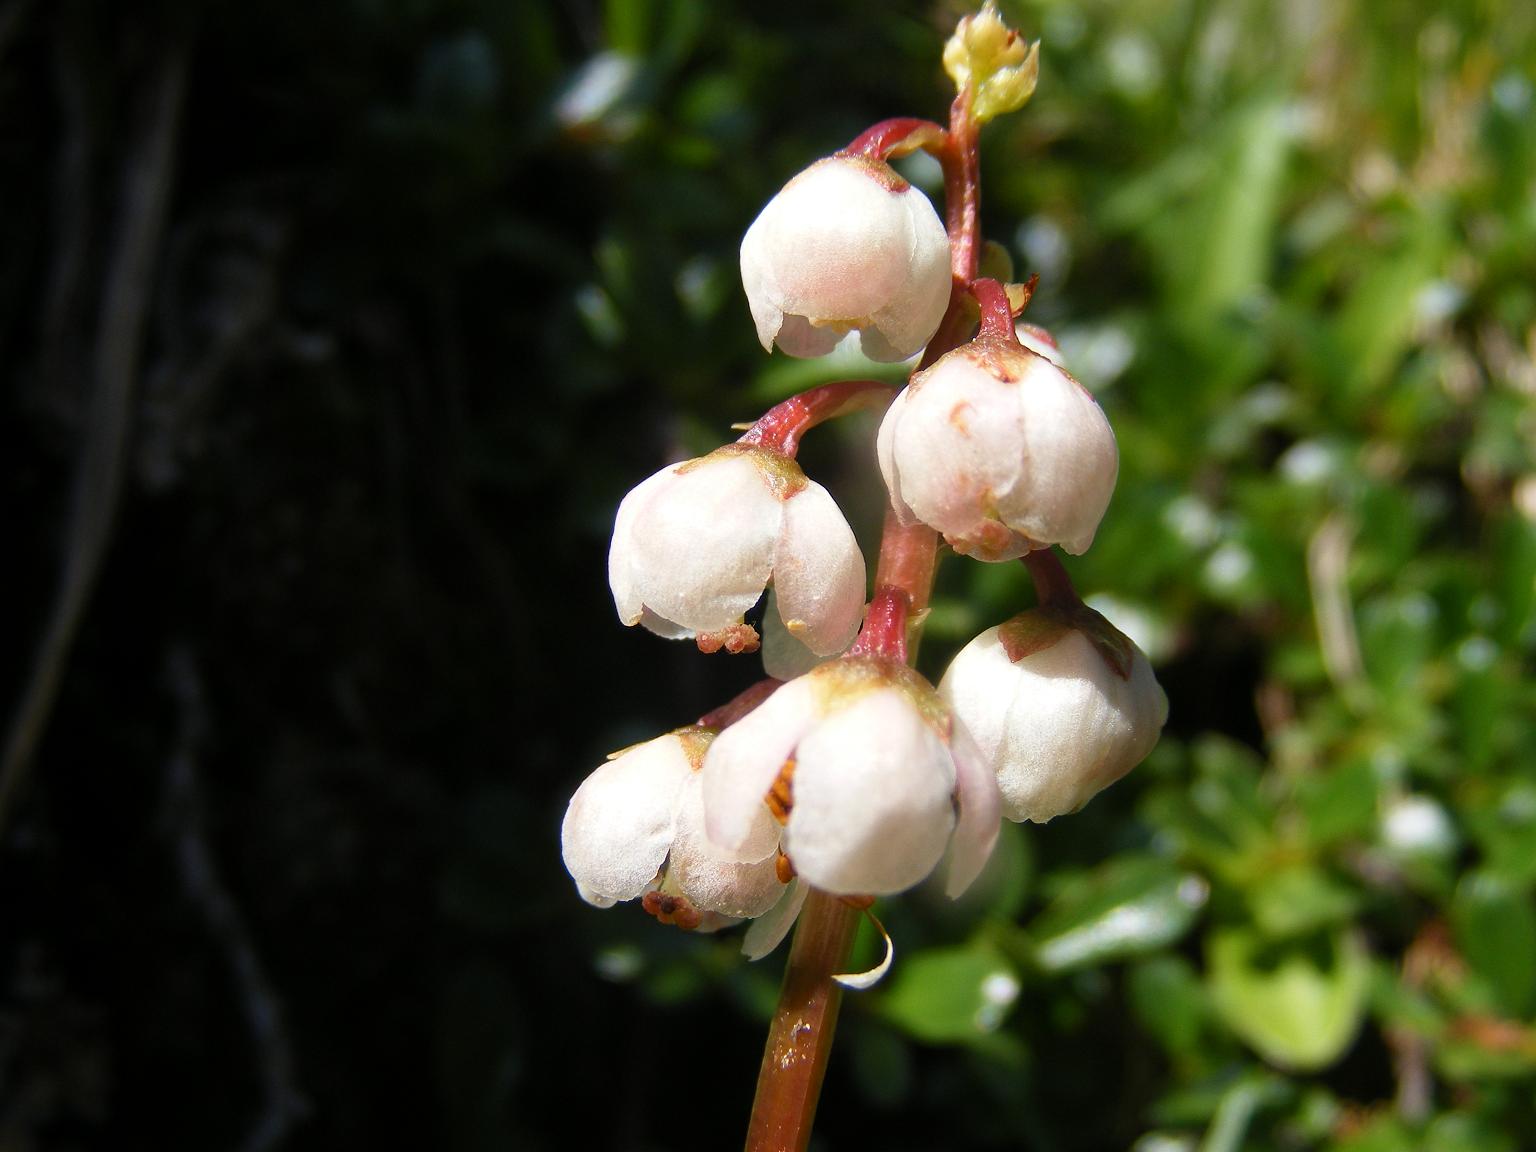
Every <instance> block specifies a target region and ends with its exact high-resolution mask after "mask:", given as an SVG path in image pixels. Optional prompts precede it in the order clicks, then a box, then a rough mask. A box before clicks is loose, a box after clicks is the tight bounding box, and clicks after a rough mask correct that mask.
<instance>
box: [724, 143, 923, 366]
mask: <svg viewBox="0 0 1536 1152" xmlns="http://www.w3.org/2000/svg"><path fill="white" fill-rule="evenodd" d="M741 279H742V284H743V286H744V287H745V288H746V291H747V303H748V305H749V306H750V307H751V309H752V318H753V320H755V321H756V322H757V336H758V339H759V340H760V341H762V345H763V347H764V348H767V349H769V350H770V351H771V350H772V348H773V345H774V344H775V343H777V344H778V346H779V347H780V348H782V349H783V350H784V351H785V352H788V353H789V354H790V355H791V356H822V355H825V354H826V353H828V352H830V351H832V349H833V348H834V347H835V346H836V345H837V342H838V341H839V340H841V339H842V337H843V336H844V335H846V334H847V333H848V332H850V331H857V332H858V333H859V342H860V346H861V348H862V349H863V351H864V354H865V355H866V356H868V357H869V358H870V359H872V360H881V361H896V360H905V359H906V358H907V357H908V356H911V355H912V354H913V353H915V352H917V351H918V350H919V349H921V348H922V346H923V345H924V344H926V343H927V342H928V339H929V337H931V336H932V335H933V333H934V331H935V330H936V329H937V328H938V326H939V321H940V320H941V319H943V317H944V309H945V308H946V307H947V306H948V303H949V290H950V282H951V277H950V253H949V237H948V235H947V234H946V233H945V231H944V225H943V224H941V223H940V222H939V217H938V214H937V213H935V212H934V210H933V205H932V204H931V203H930V202H929V200H928V197H927V196H925V195H923V193H922V192H920V191H918V190H917V189H916V188H913V187H912V186H911V185H910V184H908V183H907V182H906V181H905V180H903V179H902V178H901V177H900V176H898V175H897V174H896V172H895V170H894V169H892V168H891V167H890V166H889V165H888V164H885V163H884V162H883V161H879V160H872V159H869V158H868V157H864V156H855V155H848V154H841V153H840V154H838V155H836V156H829V157H827V158H826V159H824V160H819V161H817V162H816V163H815V164H812V165H811V166H810V167H809V168H807V169H806V170H805V171H803V172H801V173H800V174H799V175H798V176H796V177H795V178H794V179H793V180H791V181H790V182H789V183H788V184H786V185H785V186H784V188H783V189H782V190H781V191H780V192H779V194H778V195H777V196H775V197H774V198H773V199H772V200H770V201H769V202H768V206H767V207H766V208H764V209H763V211H762V213H761V214H760V215H759V216H758V218H757V219H756V220H755V221H753V223H752V226H751V227H750V228H748V229H747V234H746V236H745V238H743V240H742V242H741Z"/></svg>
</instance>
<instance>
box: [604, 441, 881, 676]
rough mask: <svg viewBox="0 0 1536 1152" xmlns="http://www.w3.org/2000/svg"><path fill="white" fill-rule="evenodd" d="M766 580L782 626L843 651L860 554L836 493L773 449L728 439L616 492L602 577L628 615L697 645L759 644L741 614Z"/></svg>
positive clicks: (858, 608)
mask: <svg viewBox="0 0 1536 1152" xmlns="http://www.w3.org/2000/svg"><path fill="white" fill-rule="evenodd" d="M770 579H772V581H773V585H774V590H775V597H774V600H775V603H776V605H777V608H778V611H779V613H780V615H781V617H782V619H783V622H784V625H785V627H786V628H787V629H788V630H789V632H790V633H791V634H792V635H793V636H794V637H795V639H797V640H798V641H799V642H800V643H802V644H804V645H805V646H806V647H807V648H809V649H810V650H811V651H812V652H814V653H816V654H818V655H822V656H826V655H831V654H833V653H836V652H841V651H842V650H843V649H844V648H846V647H847V646H848V643H849V641H851V640H852V639H853V636H854V634H855V633H856V632H857V631H858V627H859V622H860V620H861V618H862V615H863V610H864V556H863V554H862V553H861V552H860V551H859V546H858V542H857V541H856V540H855V539H854V535H853V530H852V529H851V528H849V527H848V522H847V520H845V519H844V518H843V514H842V512H841V511H840V510H839V509H838V507H837V504H836V502H835V501H834V500H833V499H832V497H831V495H830V494H829V493H828V492H827V490H826V489H825V488H823V487H822V486H821V485H820V484H817V483H815V482H814V481H812V480H808V479H807V478H806V476H805V473H804V472H802V471H801V470H800V466H799V465H798V464H796V463H795V462H794V460H792V459H791V458H790V457H788V456H786V455H784V454H783V453H781V452H775V451H773V450H771V449H768V448H763V447H759V446H756V445H750V444H729V445H727V446H725V447H724V448H720V449H717V450H716V451H714V452H711V453H710V454H709V455H708V456H703V457H700V458H699V459H696V460H689V461H687V462H685V463H682V464H674V465H670V466H669V467H666V468H663V469H662V470H661V471H660V472H657V473H656V474H655V475H654V476H651V477H650V478H649V479H647V480H645V481H643V482H642V483H641V484H640V485H639V486H638V487H636V488H635V489H634V490H633V491H631V492H630V493H629V495H627V496H626V497H624V500H623V502H622V503H621V504H620V505H619V513H618V517H617V518H616V520H615V522H614V526H613V543H612V545H611V547H610V548H609V552H608V584H609V587H610V588H611V589H612V590H613V599H614V603H615V605H616V606H617V607H618V610H619V618H620V619H621V620H623V621H624V623H625V624H643V625H644V626H645V627H646V628H648V629H650V630H651V631H652V632H655V633H657V634H658V635H661V636H666V637H668V638H670V639H681V638H684V637H696V638H697V639H698V643H699V647H700V648H703V649H705V650H706V651H714V650H715V649H718V648H720V647H726V648H728V649H730V650H732V651H742V650H750V649H752V648H755V647H756V644H757V637H756V634H755V632H753V630H752V629H751V627H750V626H748V625H744V624H742V622H741V621H742V616H743V615H744V614H745V613H746V612H747V611H748V610H749V609H751V608H752V606H753V605H754V604H756V603H757V601H758V599H759V598H760V597H761V596H762V594H763V588H764V586H765V585H767V583H768V581H769V580H770Z"/></svg>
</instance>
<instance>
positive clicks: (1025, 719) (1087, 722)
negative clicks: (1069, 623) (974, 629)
mask: <svg viewBox="0 0 1536 1152" xmlns="http://www.w3.org/2000/svg"><path fill="white" fill-rule="evenodd" d="M939 694H940V695H941V696H942V697H943V698H944V700H945V702H946V703H948V704H949V706H950V707H951V708H952V709H953V710H954V713H955V715H956V717H957V718H958V719H959V721H960V723H962V724H964V725H965V727H966V728H967V729H968V730H969V731H970V732H971V734H972V735H973V736H975V737H976V738H977V743H978V745H979V746H980V747H981V749H982V751H983V753H984V754H985V755H986V756H987V758H988V759H989V760H990V761H991V763H992V765H993V767H994V769H995V770H996V772H997V782H998V789H999V792H1000V793H1001V796H1002V802H1003V815H1005V816H1007V817H1008V819H1010V820H1034V821H1038V822H1041V823H1043V822H1045V821H1047V820H1050V819H1051V818H1052V817H1054V816H1059V815H1062V814H1063V813H1066V812H1075V811H1077V809H1079V808H1081V807H1082V806H1083V805H1084V804H1086V803H1087V802H1088V801H1089V800H1090V799H1092V798H1093V796H1094V795H1095V794H1096V793H1098V792H1099V791H1101V790H1102V789H1104V788H1106V787H1108V786H1109V785H1110V784H1113V783H1114V782H1115V781H1116V780H1118V779H1120V777H1122V776H1124V775H1125V774H1126V773H1127V772H1129V771H1130V770H1131V769H1132V768H1134V767H1135V766H1136V765H1137V764H1138V763H1140V762H1141V761H1142V759H1144V758H1145V757H1146V755H1147V753H1148V752H1150V751H1151V750H1152V748H1153V746H1154V745H1155V744H1156V743H1157V738H1158V733H1159V730H1160V729H1161V727H1162V722H1163V719H1164V718H1165V717H1166V714H1167V703H1166V697H1164V696H1163V693H1162V689H1161V688H1159V687H1158V684H1157V681H1156V679H1155V678H1154V677H1153V675H1152V670H1151V668H1150V667H1149V666H1148V664H1147V661H1146V657H1145V656H1143V655H1142V654H1141V653H1140V652H1139V651H1138V652H1137V653H1136V655H1135V659H1134V660H1133V661H1132V664H1131V677H1130V679H1129V680H1123V679H1121V678H1120V677H1119V676H1118V675H1116V674H1115V673H1114V672H1113V671H1111V670H1110V668H1109V666H1108V665H1106V664H1105V662H1104V659H1103V657H1102V656H1100V655H1099V653H1098V651H1097V649H1095V648H1094V647H1093V645H1092V644H1091V643H1090V642H1089V641H1088V639H1087V637H1085V636H1084V635H1083V634H1082V633H1081V632H1077V631H1072V632H1068V633H1067V634H1066V635H1065V636H1063V637H1062V638H1061V639H1060V640H1059V641H1057V642H1056V643H1055V644H1053V645H1052V646H1051V647H1049V648H1046V649H1043V650H1041V651H1039V652H1035V653H1033V654H1031V655H1029V656H1027V657H1025V658H1024V659H1023V660H1021V661H1019V663H1017V664H1013V663H1011V662H1009V661H1008V659H1007V655H1006V653H1005V652H1004V651H1003V649H1002V644H1001V641H1000V640H999V639H998V636H997V630H996V629H989V630H988V631H987V632H984V633H983V634H982V635H981V636H979V637H977V638H976V639H975V640H973V641H971V643H970V644H968V645H966V647H965V648H964V649H962V650H961V652H960V653H959V654H958V655H957V656H956V657H955V659H954V662H953V663H952V664H951V665H950V669H949V671H948V672H947V673H946V674H945V676H944V680H943V681H942V682H941V683H940V685H939Z"/></svg>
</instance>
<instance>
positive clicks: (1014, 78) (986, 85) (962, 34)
mask: <svg viewBox="0 0 1536 1152" xmlns="http://www.w3.org/2000/svg"><path fill="white" fill-rule="evenodd" d="M944 71H946V72H948V73H949V77H950V79H951V80H953V81H954V82H955V88H956V89H957V90H959V91H964V90H965V89H967V88H969V89H970V91H971V115H972V116H973V117H974V118H975V120H976V122H977V123H979V124H985V123H986V122H987V121H988V120H992V119H995V118H996V117H998V116H1002V115H1004V114H1006V113H1008V112H1015V111H1017V110H1018V109H1020V108H1022V107H1023V106H1024V105H1025V103H1026V102H1027V101H1028V100H1029V98H1030V97H1031V96H1032V95H1034V91H1035V83H1036V81H1038V79H1039V77H1040V42H1039V41H1038V40H1036V41H1034V42H1032V43H1031V42H1029V41H1026V40H1025V39H1024V38H1023V37H1022V36H1020V35H1019V33H1018V32H1017V31H1016V30H1015V29H1013V28H1010V27H1008V25H1007V24H1005V23H1004V22H1003V18H1002V15H1001V14H1000V13H999V12H998V10H997V4H996V3H995V0H987V3H986V4H985V5H983V6H982V9H981V11H980V12H978V13H977V14H976V15H974V16H962V17H961V18H960V23H959V24H957V25H956V26H955V33H954V35H953V36H951V37H950V38H949V42H948V43H947V44H945V45H944Z"/></svg>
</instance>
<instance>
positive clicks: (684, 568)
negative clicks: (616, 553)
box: [632, 454, 783, 632]
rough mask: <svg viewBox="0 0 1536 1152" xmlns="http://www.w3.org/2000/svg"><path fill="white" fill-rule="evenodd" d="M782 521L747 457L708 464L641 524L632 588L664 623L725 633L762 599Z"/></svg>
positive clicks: (686, 475)
mask: <svg viewBox="0 0 1536 1152" xmlns="http://www.w3.org/2000/svg"><path fill="white" fill-rule="evenodd" d="M782 519H783V502H782V501H781V500H780V499H779V498H778V496H776V495H775V494H774V493H773V491H772V490H771V489H770V488H769V487H768V484H767V482H766V481H765V480H764V479H763V476H762V473H761V472H760V471H759V470H758V468H757V465H756V464H754V463H753V462H752V459H751V457H750V455H747V454H740V455H729V456H711V457H705V458H704V459H702V460H700V461H698V462H696V463H695V464H694V465H693V466H692V467H689V468H688V469H687V470H685V471H683V472H680V473H678V475H677V478H676V480H675V481H674V482H673V483H672V485H671V486H669V487H668V488H667V489H666V491H664V492H662V493H660V494H659V495H658V496H657V497H655V498H652V499H651V500H650V501H649V502H648V504H647V506H646V508H645V509H644V512H643V513H642V514H641V515H640V516H638V517H637V518H636V520H635V524H634V528H633V540H634V546H633V556H634V561H633V568H632V571H633V573H634V585H635V588H636V590H637V591H638V593H639V595H640V597H641V599H642V600H643V601H644V603H645V606H646V607H647V608H649V609H650V610H651V611H652V612H653V613H655V614H656V615H657V616H659V617H661V618H662V619H663V620H667V621H670V622H672V623H674V624H676V625H680V626H682V627H684V628H689V629H692V630H693V631H695V632H717V631H720V630H721V629H723V628H728V627H730V626H731V625H732V624H735V623H738V622H739V621H740V620H741V618H742V616H743V615H744V614H745V613H746V612H747V611H748V610H750V609H751V608H752V606H753V605H754V604H756V603H757V601H758V600H759V599H760V598H761V596H762V594H763V587H764V586H765V585H766V584H767V583H768V574H769V572H770V571H771V570H772V567H773V551H774V546H775V545H776V544H777V542H778V537H779V528H780V524H781V522H782Z"/></svg>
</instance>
